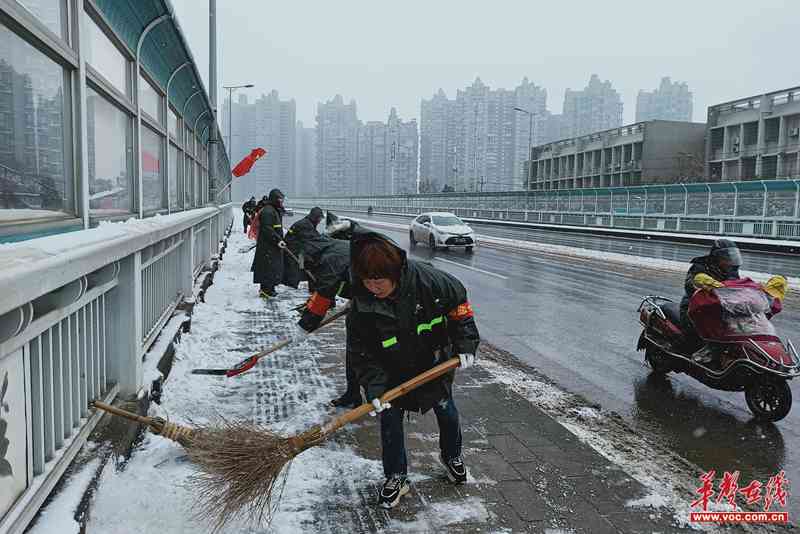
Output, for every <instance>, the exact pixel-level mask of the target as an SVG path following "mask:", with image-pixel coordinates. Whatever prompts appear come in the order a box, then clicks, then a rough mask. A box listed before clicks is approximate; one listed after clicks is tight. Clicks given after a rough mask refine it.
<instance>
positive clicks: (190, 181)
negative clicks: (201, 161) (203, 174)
mask: <svg viewBox="0 0 800 534" xmlns="http://www.w3.org/2000/svg"><path fill="white" fill-rule="evenodd" d="M185 161H186V165H185V167H184V169H186V177H185V178H184V181H183V183H185V184H186V190H185V191H184V192H183V202H184V206H185V207H186V208H191V207H192V206H193V203H192V202H193V201H194V161H192V158H190V157H189V156H186V160H185Z"/></svg>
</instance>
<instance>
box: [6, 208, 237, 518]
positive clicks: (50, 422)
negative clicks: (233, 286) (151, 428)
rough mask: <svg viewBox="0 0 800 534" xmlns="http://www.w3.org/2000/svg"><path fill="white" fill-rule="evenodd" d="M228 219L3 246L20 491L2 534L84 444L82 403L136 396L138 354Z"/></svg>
mask: <svg viewBox="0 0 800 534" xmlns="http://www.w3.org/2000/svg"><path fill="white" fill-rule="evenodd" d="M232 221H233V206H232V205H231V204H228V205H226V206H223V207H219V208H217V207H207V208H200V209H196V210H191V211H187V212H181V213H177V214H174V215H167V216H156V217H151V218H149V219H141V220H139V219H135V220H134V219H132V220H130V221H127V222H123V223H108V224H101V226H99V227H98V228H94V229H91V230H82V231H78V232H73V233H67V234H59V235H56V236H50V237H43V238H39V239H32V240H29V241H24V242H20V243H14V244H7V245H0V288H2V289H0V391H1V392H2V399H0V402H1V403H2V404H0V467H2V468H4V469H5V470H6V471H10V475H8V476H5V475H6V473H3V475H4V476H3V484H4V485H6V484H8V485H9V489H10V491H11V492H13V493H15V494H20V496H19V497H18V498H17V499H16V501H15V502H14V503H13V505H11V507H10V508H8V507H7V506H5V507H3V506H0V518H2V519H0V532H4V533H5V532H13V533H16V532H22V531H24V529H25V527H26V525H27V524H28V523H29V522H30V520H31V518H32V517H33V516H34V514H35V513H36V511H37V510H38V509H39V507H40V506H41V504H42V503H43V502H44V499H45V498H46V497H47V495H48V493H49V492H50V491H51V490H52V488H53V487H54V486H55V484H56V483H57V482H58V479H59V478H60V476H61V475H62V474H63V473H64V471H65V469H66V468H67V466H68V465H69V463H70V462H71V460H72V459H73V458H74V457H75V455H76V454H77V453H78V451H79V450H80V448H81V447H82V446H83V444H84V443H85V442H86V439H87V436H88V435H89V433H90V432H91V430H92V429H93V428H94V426H95V425H96V424H97V422H98V420H99V416H98V415H97V414H93V413H91V412H90V411H89V409H88V403H89V401H90V400H93V399H102V400H104V401H106V402H108V401H111V400H113V399H114V398H115V397H116V396H117V395H121V396H124V397H125V398H131V399H133V398H136V397H137V396H138V395H140V394H141V392H142V391H143V387H144V384H143V373H142V360H143V356H144V354H146V352H147V350H148V349H149V347H150V345H151V344H152V343H153V342H154V341H155V338H156V337H157V336H158V333H159V331H160V329H161V328H162V326H163V324H164V323H165V321H167V320H168V319H169V317H170V315H171V313H172V311H173V310H174V309H175V307H176V306H177V305H178V304H179V303H180V301H181V300H182V299H183V298H187V297H189V296H190V295H191V293H192V287H193V285H194V278H195V276H196V274H197V273H199V272H200V271H202V270H203V268H204V267H205V266H207V265H209V263H210V262H211V260H212V259H213V258H214V257H215V255H216V254H217V252H218V250H219V243H220V241H221V239H222V238H223V235H224V232H225V231H226V229H227V228H229V227H230V225H231V223H232ZM8 414H10V416H9V415H8ZM6 442H7V443H8V445H7V446H6V445H5V443H6Z"/></svg>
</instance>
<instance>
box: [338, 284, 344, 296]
mask: <svg viewBox="0 0 800 534" xmlns="http://www.w3.org/2000/svg"><path fill="white" fill-rule="evenodd" d="M343 289H344V282H342V283H341V284H339V291H337V292H336V296H337V297H338V296H339V295H341V294H342V290H343Z"/></svg>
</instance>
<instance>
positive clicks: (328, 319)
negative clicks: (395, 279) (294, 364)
mask: <svg viewBox="0 0 800 534" xmlns="http://www.w3.org/2000/svg"><path fill="white" fill-rule="evenodd" d="M349 311H350V303H349V302H348V303H347V304H345V306H344V307H343V308H342V309H341V310H339V311H338V312H336V313H334V314H333V315H331V316H330V317H326V318H325V319H324V320H323V321H322V322H321V323H319V326H318V327H316V328H315V329H314V330H312V331H311V332H306V333H304V334H303V335H301V336H300V337H298V338H292V337H287V338H286V339H283V340H281V341H278V342H277V343H275V344H274V345H272V346H271V347H269V348H267V349H264V350H262V351H261V352H259V353H257V354H254V355H253V356H252V358H255V359H256V360H259V359H261V358H263V357H264V356H267V355H268V354H272V353H273V352H275V351H276V350H279V349H282V348H283V347H285V346H286V345H288V344H289V343H292V342H293V341H296V340H297V339H303V338H306V337H309V336H311V335H313V334H316V333H317V332H319V331H320V330H322V329H323V328H325V327H326V326H328V325H329V324H331V323H332V322H334V321H335V320H337V319H339V318H340V317H342V316H343V315H347V312H349Z"/></svg>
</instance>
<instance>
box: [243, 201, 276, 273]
mask: <svg viewBox="0 0 800 534" xmlns="http://www.w3.org/2000/svg"><path fill="white" fill-rule="evenodd" d="M282 197H283V194H282V193H281V192H280V191H278V190H277V189H273V190H272V191H271V192H270V195H269V202H268V204H266V205H265V206H264V207H263V208H261V212H260V214H259V228H258V241H256V253H255V256H253V265H252V266H251V267H250V270H251V271H253V283H254V284H265V285H269V286H273V287H274V286H276V285H278V284H280V283H281V281H282V280H283V250H282V249H281V248H280V247H279V246H278V243H280V242H281V241H282V240H283V209H282V208H281V207H280V204H279V203H278V199H279V198H282Z"/></svg>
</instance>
